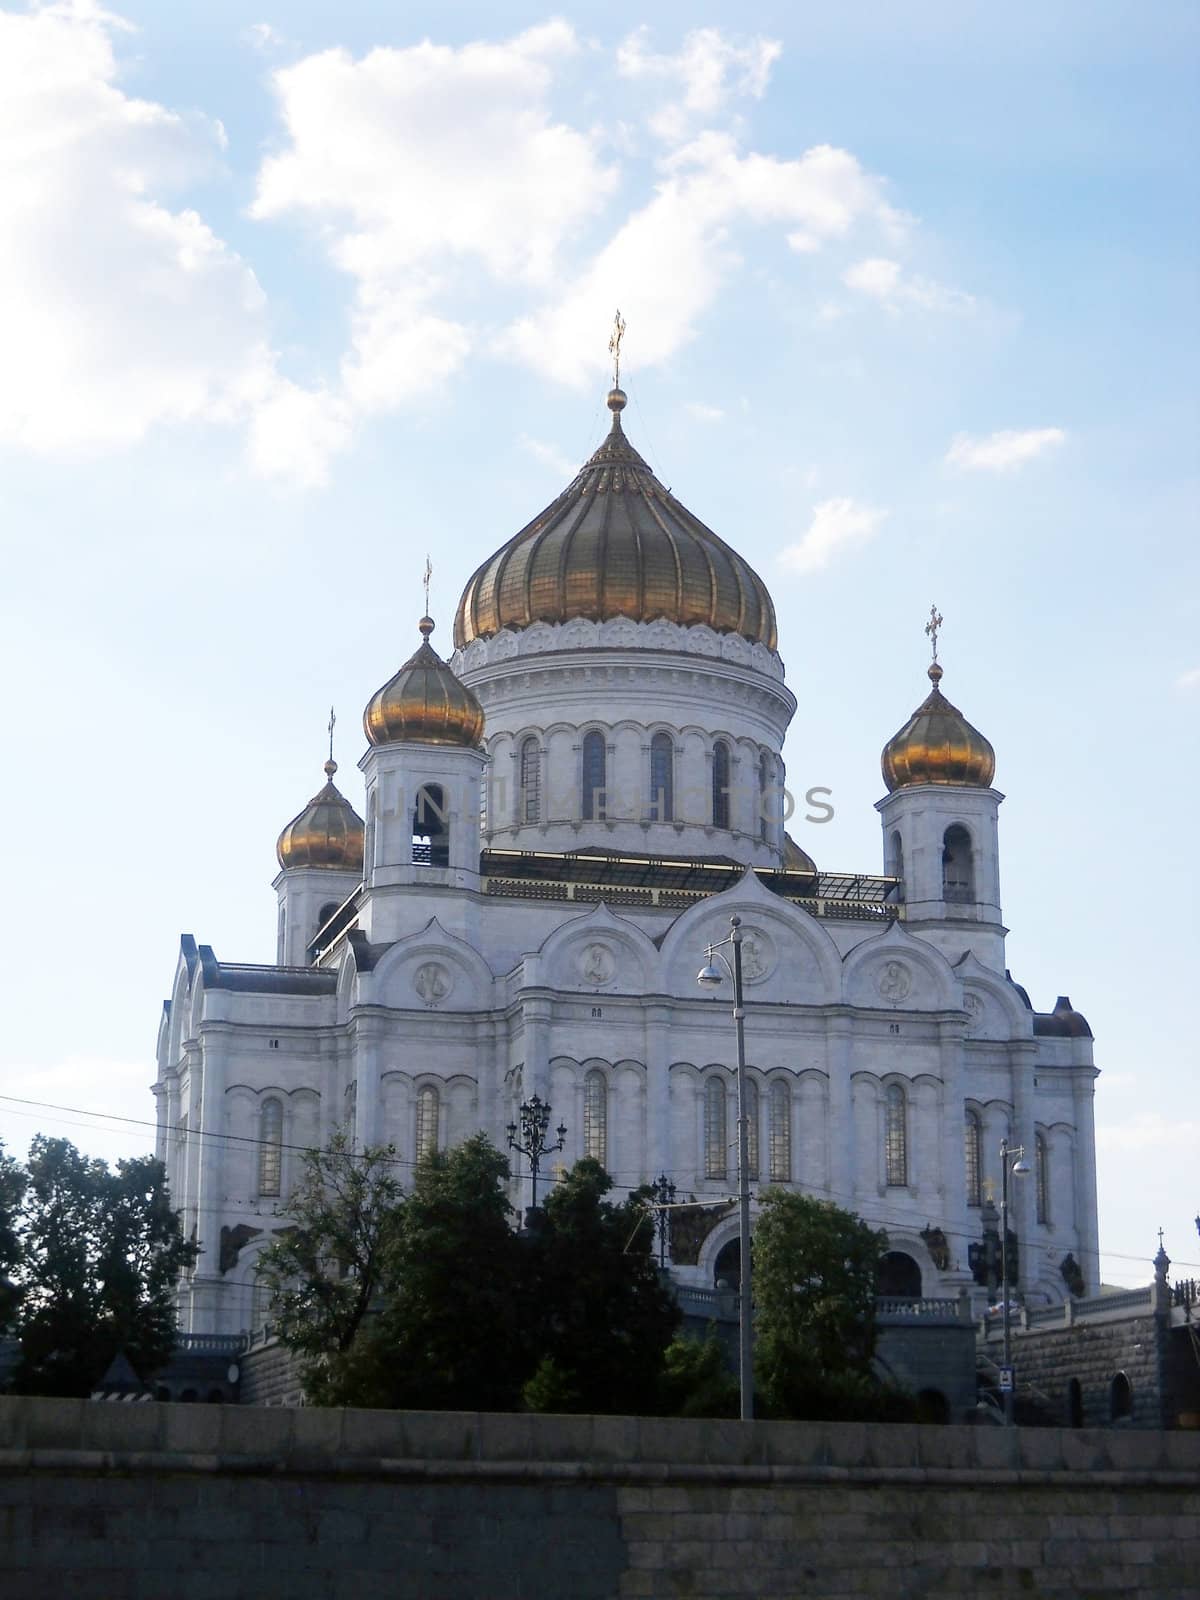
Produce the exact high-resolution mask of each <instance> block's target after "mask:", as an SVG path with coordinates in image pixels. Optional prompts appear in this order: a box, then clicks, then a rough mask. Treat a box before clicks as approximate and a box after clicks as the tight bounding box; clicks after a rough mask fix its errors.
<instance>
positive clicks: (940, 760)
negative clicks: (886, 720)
mask: <svg viewBox="0 0 1200 1600" xmlns="http://www.w3.org/2000/svg"><path fill="white" fill-rule="evenodd" d="M929 678H930V681H931V682H932V684H933V692H932V693H931V694H930V695H929V696H928V698H927V699H925V700H924V701H922V703H921V704H920V705H919V706H918V707H917V709H916V710H915V711H914V712H913V714H912V716H911V717H909V719H908V721H907V722H906V723H905V724H904V726H903V727H902V728H901V729H900V731H899V733H896V734H893V735H892V737H891V738H890V739H889V740H888V742H887V744H885V745H884V747H883V755H882V756H881V758H880V765H881V766H882V768H883V781H884V783H886V784H887V786H888V790H889V791H891V790H894V789H906V788H908V787H909V786H910V785H912V784H917V783H961V784H967V785H969V786H970V787H971V788H975V789H987V788H989V787H990V785H991V782H992V778H993V777H994V776H995V772H996V752H995V751H994V750H993V749H992V747H991V745H990V744H989V743H988V741H987V740H986V739H985V738H984V736H983V735H982V734H981V733H980V731H979V729H978V728H973V727H972V726H971V724H970V723H969V722H968V721H967V719H966V717H964V716H963V714H962V712H961V711H960V710H959V709H958V707H957V706H952V705H951V704H950V702H949V700H947V699H946V697H945V695H944V694H943V693H942V691H941V689H940V688H939V687H938V685H939V684H940V683H941V679H942V669H941V667H940V666H939V665H938V664H937V662H936V661H935V662H934V663H933V665H932V666H931V667H930V668H929Z"/></svg>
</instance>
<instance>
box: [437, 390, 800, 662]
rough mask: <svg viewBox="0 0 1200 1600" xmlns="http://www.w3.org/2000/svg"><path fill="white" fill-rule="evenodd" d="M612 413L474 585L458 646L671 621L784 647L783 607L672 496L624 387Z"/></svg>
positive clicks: (464, 602)
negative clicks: (632, 418) (628, 415)
mask: <svg viewBox="0 0 1200 1600" xmlns="http://www.w3.org/2000/svg"><path fill="white" fill-rule="evenodd" d="M608 408H609V410H610V411H611V412H612V414H613V420H612V428H611V429H610V430H609V434H608V437H607V438H606V439H605V441H604V443H603V444H602V445H601V446H600V448H599V449H598V450H597V451H596V453H595V454H594V455H593V456H592V457H591V459H590V460H589V461H588V462H586V464H585V465H584V466H583V468H582V469H581V470H580V472H579V474H578V476H577V477H576V478H575V479H574V481H573V482H572V483H571V484H570V485H569V486H568V487H567V488H566V489H564V490H563V492H562V494H560V495H559V497H558V499H557V500H555V501H554V502H553V503H552V504H551V505H549V506H547V507H546V509H545V510H544V511H543V512H542V513H541V515H540V516H537V517H535V518H534V519H533V521H532V522H531V523H529V524H528V526H526V527H524V528H522V529H521V531H520V533H518V534H517V535H516V537H515V538H512V539H510V540H509V541H508V543H507V544H506V545H504V546H503V548H502V549H500V550H497V551H496V553H495V555H493V556H490V557H489V558H488V559H487V560H486V561H485V562H484V563H483V565H482V566H481V567H480V568H479V569H478V571H477V572H476V573H475V574H474V576H473V577H472V578H471V579H470V581H469V582H468V584H467V587H466V589H465V590H464V591H463V597H462V599H461V600H460V601H459V604H458V613H457V615H456V616H455V619H454V643H455V645H456V646H457V647H458V648H459V649H460V650H461V649H462V648H463V647H464V646H465V645H468V644H470V643H471V641H472V640H473V639H479V638H485V639H486V638H489V637H490V636H491V635H492V634H495V633H499V632H500V630H501V629H502V628H517V629H519V628H528V627H529V626H530V625H531V624H532V623H535V622H566V621H567V619H568V618H570V617H588V618H590V619H591V620H592V621H595V622H602V621H604V620H605V619H607V618H609V617H631V618H632V619H633V620H634V621H635V622H654V621H657V620H658V618H660V617H666V618H667V619H668V621H670V622H677V623H680V624H682V625H683V626H685V627H690V626H693V625H695V624H698V623H704V624H706V625H707V626H708V627H710V628H713V629H715V630H716V632H718V633H736V634H740V635H741V636H742V638H744V639H749V640H750V641H751V642H752V643H761V644H765V645H766V646H767V648H768V649H769V650H774V649H775V645H776V639H777V635H776V630H775V607H774V606H773V604H772V603H771V596H770V595H769V594H768V593H767V587H766V585H765V584H764V583H763V581H762V579H761V578H760V577H759V576H758V574H757V573H756V572H755V571H754V570H753V568H752V567H751V566H750V564H749V563H748V562H747V561H744V560H743V559H742V557H741V556H740V555H738V553H737V551H736V550H733V549H731V548H730V547H729V545H727V544H726V543H725V541H724V540H723V539H720V538H718V537H717V535H716V534H715V533H713V531H712V530H711V528H706V527H705V525H704V523H702V522H701V521H700V520H699V518H697V517H694V516H693V515H692V513H691V512H690V511H689V510H688V509H687V507H686V506H684V505H681V504H680V502H679V501H678V500H676V498H675V496H674V495H673V494H671V493H670V491H669V490H667V489H664V488H663V486H662V484H661V483H659V481H658V479H657V478H656V477H655V476H654V474H653V473H652V472H651V470H650V468H649V467H648V466H647V465H646V463H645V462H644V461H643V460H642V458H641V456H640V455H638V453H637V451H636V450H635V449H634V448H633V446H632V445H631V444H630V443H629V441H628V439H627V438H626V437H625V433H624V430H623V429H622V427H621V412H622V411H623V410H624V408H625V394H624V391H623V390H621V389H613V390H612V391H611V392H610V393H609V396H608Z"/></svg>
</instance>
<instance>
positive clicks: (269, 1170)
mask: <svg viewBox="0 0 1200 1600" xmlns="http://www.w3.org/2000/svg"><path fill="white" fill-rule="evenodd" d="M282 1175H283V1102H282V1100H264V1101H263V1104H262V1110H261V1111H260V1112H259V1113H258V1192H259V1194H261V1195H277V1194H278V1193H279V1184H280V1179H281V1177H282Z"/></svg>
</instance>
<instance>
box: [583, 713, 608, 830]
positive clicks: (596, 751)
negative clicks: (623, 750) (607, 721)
mask: <svg viewBox="0 0 1200 1600" xmlns="http://www.w3.org/2000/svg"><path fill="white" fill-rule="evenodd" d="M606 760H607V752H606V749H605V743H604V735H603V734H602V733H596V732H594V731H593V732H592V733H585V734H584V736H583V805H582V808H581V811H582V816H583V820H584V821H585V822H603V820H604V811H605V794H604V785H605V776H604V773H605V764H606Z"/></svg>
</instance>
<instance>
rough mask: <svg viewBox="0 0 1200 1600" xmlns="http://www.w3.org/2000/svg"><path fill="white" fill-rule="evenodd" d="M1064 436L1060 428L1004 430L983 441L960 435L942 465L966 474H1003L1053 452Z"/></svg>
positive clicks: (990, 435)
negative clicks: (960, 468)
mask: <svg viewBox="0 0 1200 1600" xmlns="http://www.w3.org/2000/svg"><path fill="white" fill-rule="evenodd" d="M1066 437H1067V436H1066V434H1065V433H1064V432H1063V430H1062V429H1061V428H1025V429H1015V428H1004V429H1001V430H1000V432H998V433H989V434H988V435H987V436H986V438H983V439H972V438H971V437H970V436H969V435H968V434H965V433H960V434H958V435H957V436H956V438H955V439H954V442H953V443H952V444H951V446H950V448H949V450H947V452H946V463H947V465H948V466H952V467H962V468H963V469H964V470H965V471H967V472H1007V471H1009V470H1010V469H1011V468H1013V467H1020V466H1024V464H1025V462H1027V461H1032V460H1034V459H1035V457H1037V456H1040V455H1044V454H1045V453H1046V451H1047V450H1055V449H1057V448H1058V446H1059V445H1060V444H1062V442H1063V440H1064V439H1065V438H1066Z"/></svg>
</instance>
